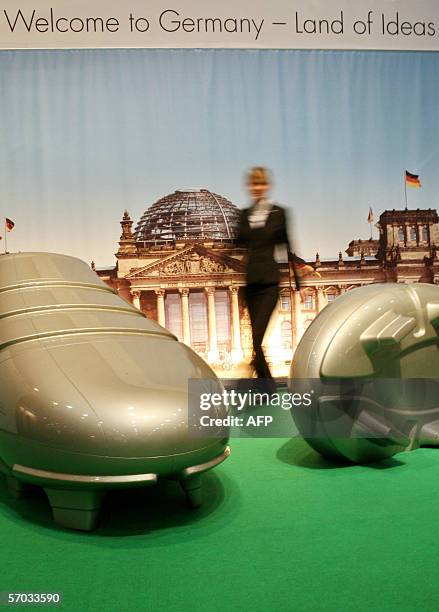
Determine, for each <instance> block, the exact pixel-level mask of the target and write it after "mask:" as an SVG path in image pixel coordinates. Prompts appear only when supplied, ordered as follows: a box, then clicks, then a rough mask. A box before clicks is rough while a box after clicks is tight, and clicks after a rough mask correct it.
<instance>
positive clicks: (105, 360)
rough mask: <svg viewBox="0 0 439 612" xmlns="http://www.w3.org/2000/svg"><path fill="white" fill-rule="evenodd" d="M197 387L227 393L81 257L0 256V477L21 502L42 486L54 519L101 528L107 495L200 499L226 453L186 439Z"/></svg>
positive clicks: (209, 442) (208, 442) (224, 447)
mask: <svg viewBox="0 0 439 612" xmlns="http://www.w3.org/2000/svg"><path fill="white" fill-rule="evenodd" d="M189 379H205V380H208V381H210V383H211V384H213V385H216V384H217V385H219V386H221V385H220V382H219V381H218V379H217V378H216V376H215V374H214V372H213V371H212V370H211V368H210V367H209V366H208V365H207V364H206V363H205V362H204V361H203V360H202V359H201V358H199V357H198V356H197V355H196V353H194V351H192V350H191V349H190V348H189V347H188V346H186V345H185V344H183V343H181V342H178V340H177V339H176V338H175V336H173V335H172V334H171V333H170V332H169V331H168V330H166V329H165V328H163V327H161V326H160V325H159V324H158V323H156V322H154V321H151V320H149V319H147V318H146V317H145V316H144V315H143V314H142V313H141V312H140V311H139V310H137V309H136V308H134V307H133V306H132V305H131V304H130V303H128V302H127V301H125V300H124V299H122V298H121V297H119V296H118V295H117V294H116V293H115V292H114V291H113V290H112V289H111V288H110V287H108V286H107V285H106V284H105V283H104V282H103V281H101V280H100V278H99V277H98V276H97V275H96V273H95V272H93V271H92V270H91V269H90V268H89V267H88V266H87V264H85V263H84V262H83V261H81V260H79V259H76V258H74V257H69V256H65V255H58V254H51V253H18V254H8V255H2V256H0V389H1V395H0V470H1V471H2V472H4V474H5V475H6V477H7V480H8V483H9V487H10V490H11V491H12V492H14V493H15V494H16V495H18V496H22V495H24V494H25V493H26V490H27V489H28V488H29V487H28V485H39V486H41V487H43V488H44V490H45V492H46V493H47V496H48V498H49V502H50V504H51V507H52V510H53V516H54V520H55V522H57V523H59V524H60V525H63V526H66V527H71V528H74V529H83V530H90V529H93V528H94V526H95V524H96V520H97V515H98V512H99V508H100V506H101V503H102V500H103V496H104V494H105V492H106V491H108V490H109V489H114V488H118V487H119V488H121V487H144V486H147V485H152V484H154V483H156V482H157V479H158V478H162V477H170V478H176V479H178V480H179V481H180V482H181V484H182V487H183V489H184V491H185V492H186V495H187V498H188V501H189V503H190V504H191V505H193V506H198V505H199V504H200V503H201V475H202V474H203V473H204V472H206V471H207V470H209V469H211V468H213V467H214V466H216V465H218V464H219V463H221V462H222V461H223V460H224V459H225V458H226V457H227V456H228V454H229V452H230V451H229V447H228V438H223V439H200V438H198V439H197V438H195V437H192V436H190V435H189V433H188V380H189ZM217 410H218V416H225V415H226V414H227V413H226V409H225V408H223V407H219V408H218V409H217Z"/></svg>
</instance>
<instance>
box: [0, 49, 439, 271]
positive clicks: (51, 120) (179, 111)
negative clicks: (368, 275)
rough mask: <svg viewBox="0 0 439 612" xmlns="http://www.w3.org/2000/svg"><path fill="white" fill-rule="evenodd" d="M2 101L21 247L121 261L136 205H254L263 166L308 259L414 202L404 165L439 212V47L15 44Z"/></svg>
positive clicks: (422, 197) (9, 198)
mask: <svg viewBox="0 0 439 612" xmlns="http://www.w3.org/2000/svg"><path fill="white" fill-rule="evenodd" d="M0 104H1V106H0V134H1V143H2V145H1V147H0V213H1V214H2V216H8V217H10V218H11V219H13V220H14V221H15V222H16V226H15V228H14V230H13V232H11V233H10V234H8V247H9V248H10V250H23V251H24V250H47V251H57V252H63V253H69V254H72V255H76V256H78V257H81V258H83V259H85V260H86V261H91V260H92V259H93V260H94V261H95V262H96V264H97V265H98V266H106V265H112V264H114V261H115V259H114V252H115V250H116V249H117V241H118V239H119V235H120V226H119V221H120V219H121V217H122V213H123V211H124V209H125V208H127V209H128V210H129V212H130V214H131V216H132V218H133V219H134V221H135V222H136V221H137V220H138V219H139V217H140V216H141V215H142V213H143V212H144V211H145V210H146V208H147V207H148V206H150V205H151V204H152V203H153V202H155V201H156V200H157V199H158V198H160V197H162V196H163V195H166V194H168V193H171V192H173V191H174V190H176V189H185V188H206V189H209V190H212V191H214V192H216V193H218V194H221V195H223V196H225V197H227V198H229V199H230V200H232V202H234V203H235V204H236V205H238V206H239V207H242V206H245V205H246V197H247V196H246V193H245V186H244V183H243V172H244V170H245V169H246V168H248V167H249V166H251V165H256V164H257V165H260V164H262V165H266V166H268V167H269V168H271V169H272V170H273V173H274V179H275V184H274V189H273V197H275V198H276V199H277V200H278V201H279V202H281V203H283V204H285V205H286V206H287V207H290V208H292V211H293V219H294V237H295V242H296V250H297V251H298V252H299V254H300V255H301V256H304V257H307V258H313V257H314V255H315V253H316V251H319V253H320V255H321V257H322V258H325V257H326V258H329V257H337V255H338V252H339V251H340V250H341V251H344V249H345V248H346V247H347V244H348V242H349V241H350V240H351V239H353V238H360V237H361V238H368V237H369V235H370V230H369V226H368V223H367V214H368V210H369V207H370V206H371V207H372V209H373V212H374V216H375V221H377V220H378V216H379V214H380V213H381V212H382V211H384V210H385V209H388V208H397V209H398V208H403V207H404V206H405V202H404V183H403V173H404V170H405V169H407V170H409V171H410V172H413V173H416V174H418V173H419V174H420V177H421V182H422V188H421V189H419V190H416V189H409V190H408V197H409V202H408V203H409V207H410V208H417V207H420V208H429V207H431V208H436V206H437V200H436V195H437V193H438V192H439V173H438V171H437V167H438V162H439V144H438V143H439V112H438V111H439V56H438V55H437V53H434V52H431V53H424V52H360V51H275V50H273V51H265V50H264V51H261V50H257V51H248V50H192V49H191V50H153V49H149V50H146V49H138V50H72V51H2V52H0ZM373 232H374V236H375V237H377V236H378V231H377V230H376V229H375V228H374V230H373ZM0 233H2V234H3V232H1V231H0Z"/></svg>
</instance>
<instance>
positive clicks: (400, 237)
mask: <svg viewBox="0 0 439 612" xmlns="http://www.w3.org/2000/svg"><path fill="white" fill-rule="evenodd" d="M398 240H399V242H404V228H403V227H401V226H400V227H398Z"/></svg>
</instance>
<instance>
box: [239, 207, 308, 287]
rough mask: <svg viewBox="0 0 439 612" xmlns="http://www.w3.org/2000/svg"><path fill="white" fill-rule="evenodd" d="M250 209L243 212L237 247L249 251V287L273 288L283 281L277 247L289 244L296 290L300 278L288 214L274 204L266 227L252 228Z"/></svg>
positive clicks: (289, 256) (289, 257) (289, 255)
mask: <svg viewBox="0 0 439 612" xmlns="http://www.w3.org/2000/svg"><path fill="white" fill-rule="evenodd" d="M250 210H251V209H250V208H245V209H244V210H242V211H241V219H240V223H239V229H238V235H237V238H236V245H237V246H243V247H246V248H247V249H248V261H247V284H249V285H250V284H261V285H269V284H274V283H278V282H279V276H280V275H279V264H278V263H277V262H276V260H275V259H274V247H275V245H276V244H285V245H286V246H287V250H288V259H289V260H290V261H291V263H292V264H293V271H294V280H295V284H296V288H297V289H300V279H299V275H298V274H297V270H296V266H295V265H294V255H293V253H292V249H291V244H290V241H289V240H288V234H287V224H286V213H285V210H284V209H283V208H282V207H281V206H279V205H278V204H273V205H272V208H271V210H270V213H269V214H268V217H267V220H266V222H265V226H264V227H257V228H252V227H250V224H249V221H248V215H249V212H250Z"/></svg>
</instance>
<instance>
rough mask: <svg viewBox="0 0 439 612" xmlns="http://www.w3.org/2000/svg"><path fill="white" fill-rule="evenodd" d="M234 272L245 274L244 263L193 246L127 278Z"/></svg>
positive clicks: (130, 274)
mask: <svg viewBox="0 0 439 612" xmlns="http://www.w3.org/2000/svg"><path fill="white" fill-rule="evenodd" d="M233 272H235V273H236V272H238V273H244V272H245V266H244V264H243V262H242V261H240V260H238V259H235V258H233V257H230V255H226V254H218V253H216V252H214V251H212V250H210V249H207V248H205V247H203V246H201V245H192V246H189V247H186V248H185V249H182V250H181V251H178V252H177V253H172V254H171V255H168V256H167V257H164V258H163V259H160V260H159V261H154V262H152V263H150V264H148V265H146V266H144V267H143V268H140V269H136V270H133V271H132V272H130V273H129V274H128V275H127V276H126V278H127V279H136V278H137V279H138V278H145V277H148V278H151V277H154V276H189V275H206V274H220V273H229V274H230V273H233Z"/></svg>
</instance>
